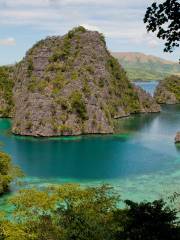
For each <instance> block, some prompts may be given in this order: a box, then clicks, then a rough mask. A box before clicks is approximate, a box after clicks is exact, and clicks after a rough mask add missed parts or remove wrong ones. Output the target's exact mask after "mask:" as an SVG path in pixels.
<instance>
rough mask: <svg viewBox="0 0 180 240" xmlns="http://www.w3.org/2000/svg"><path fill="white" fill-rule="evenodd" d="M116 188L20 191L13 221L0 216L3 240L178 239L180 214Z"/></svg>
mask: <svg viewBox="0 0 180 240" xmlns="http://www.w3.org/2000/svg"><path fill="white" fill-rule="evenodd" d="M119 202H120V198H119V195H118V194H117V193H116V192H115V191H114V189H113V188H111V187H110V186H107V185H103V186H99V187H87V188H84V187H81V186H79V185H76V184H65V185H57V186H52V187H49V188H47V189H45V190H36V189H26V190H21V191H20V192H19V193H18V194H17V195H15V196H14V197H13V198H12V199H11V204H13V206H14V213H13V216H12V218H11V221H9V220H7V219H6V218H5V217H1V221H0V230H1V231H0V240H19V239H22V240H24V239H26V240H61V239H62V240H178V239H180V227H179V225H178V222H177V215H176V214H177V213H176V211H174V210H173V209H170V208H169V207H167V205H166V204H165V203H164V202H163V201H162V200H159V201H154V202H152V203H151V202H143V203H134V202H132V201H128V200H127V201H125V204H126V207H125V208H123V209H122V208H119V207H118V205H119Z"/></svg>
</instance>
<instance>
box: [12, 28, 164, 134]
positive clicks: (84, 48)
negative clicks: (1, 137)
mask: <svg viewBox="0 0 180 240" xmlns="http://www.w3.org/2000/svg"><path fill="white" fill-rule="evenodd" d="M14 78H15V79H16V82H15V86H14V90H13V94H14V103H15V114H14V118H13V128H12V131H13V133H15V134H20V135H31V136H60V135H80V134H96V133H100V134H107V133H113V132H114V125H113V119H114V118H120V117H125V116H128V115H130V114H132V113H137V112H143V113H144V112H158V111H160V107H159V105H158V104H156V103H155V101H154V100H153V98H152V97H151V96H150V95H148V94H147V93H146V92H144V91H143V90H141V89H140V88H136V87H134V86H133V85H132V84H131V83H130V81H129V80H128V79H127V77H126V74H125V71H124V70H123V69H122V67H121V66H120V65H119V63H118V61H117V60H116V59H114V58H113V57H112V56H111V54H110V53H109V51H108V50H107V48H106V44H105V42H104V39H103V36H102V35H101V34H99V33H98V32H92V31H87V30H85V29H82V28H76V29H74V30H72V31H71V32H69V33H68V34H67V35H65V36H63V37H50V38H47V39H45V40H42V41H40V42H38V43H37V44H36V45H35V46H34V47H33V48H32V49H30V50H29V51H28V52H27V54H26V56H25V58H24V59H23V60H22V61H21V62H20V63H19V64H18V65H17V67H16V69H15V73H14Z"/></svg>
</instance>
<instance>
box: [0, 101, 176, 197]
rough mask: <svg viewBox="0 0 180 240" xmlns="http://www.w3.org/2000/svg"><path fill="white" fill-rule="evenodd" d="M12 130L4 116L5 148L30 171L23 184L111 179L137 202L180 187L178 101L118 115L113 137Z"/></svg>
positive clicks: (0, 133)
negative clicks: (148, 110)
mask: <svg viewBox="0 0 180 240" xmlns="http://www.w3.org/2000/svg"><path fill="white" fill-rule="evenodd" d="M10 128H11V120H8V119H0V141H2V142H3V143H4V144H5V145H4V146H3V147H2V150H3V151H6V152H7V153H9V154H10V155H11V156H12V158H13V162H14V163H15V164H17V165H19V166H20V167H21V168H22V169H23V171H24V172H25V174H26V177H25V178H24V179H23V180H22V187H26V186H39V187H41V186H46V185H47V184H49V183H65V182H77V183H80V184H84V185H97V184H101V183H109V184H111V185H113V186H114V187H115V188H116V189H117V190H118V191H119V192H120V194H121V195H122V198H123V199H125V198H129V199H132V200H135V201H141V200H153V199H156V198H160V197H162V196H165V195H170V194H171V193H173V192H174V191H180V188H179V183H180V149H179V147H178V146H176V145H175V144H174V137H175V134H176V132H177V131H178V130H179V129H180V105H174V106H173V105H172V106H163V107H162V112H161V113H159V114H146V115H133V116H131V117H128V118H124V119H120V120H118V121H117V128H118V131H117V134H115V135H106V136H80V137H62V138H61V137H60V138H31V137H20V136H14V135H12V134H11V132H10ZM13 187H14V186H12V189H13Z"/></svg>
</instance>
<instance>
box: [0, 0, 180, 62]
mask: <svg viewBox="0 0 180 240" xmlns="http://www.w3.org/2000/svg"><path fill="white" fill-rule="evenodd" d="M151 3H152V0H0V65H3V64H12V63H15V62H17V61H19V60H21V58H22V57H23V56H24V54H25V52H26V51H27V50H28V48H30V47H31V46H32V45H33V44H34V43H35V42H37V41H38V40H40V39H42V38H45V37H46V36H51V35H63V34H65V33H66V32H67V31H69V30H70V29H71V28H73V27H75V26H78V25H83V26H84V27H86V28H87V29H90V30H98V31H100V32H102V33H104V35H105V37H106V40H107V44H108V48H109V50H110V51H119V52H127V51H128V52H131V51H132V52H143V53H146V54H153V55H156V56H159V57H163V58H166V59H170V60H175V61H177V60H178V58H179V54H178V49H176V51H175V52H174V53H172V54H167V53H166V54H165V53H163V42H162V41H160V40H159V39H157V38H156V36H155V35H153V34H147V33H146V29H145V25H144V23H143V16H144V13H145V11H146V8H147V6H148V5H150V4H151Z"/></svg>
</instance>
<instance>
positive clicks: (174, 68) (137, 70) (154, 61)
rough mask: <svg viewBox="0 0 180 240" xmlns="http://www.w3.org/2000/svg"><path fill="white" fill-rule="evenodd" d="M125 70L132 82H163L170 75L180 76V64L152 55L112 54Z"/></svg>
mask: <svg viewBox="0 0 180 240" xmlns="http://www.w3.org/2000/svg"><path fill="white" fill-rule="evenodd" d="M112 54H113V56H114V57H116V58H117V59H118V60H119V62H120V64H121V65H122V66H123V67H124V68H125V70H126V72H127V74H128V77H129V78H130V79H131V80H142V81H149V80H162V79H164V78H165V77H167V76H168V75H172V74H177V75H180V64H178V63H176V62H173V61H168V60H165V59H162V58H159V57H155V56H152V55H146V54H143V53H136V52H134V53H133V52H114V53H112Z"/></svg>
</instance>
